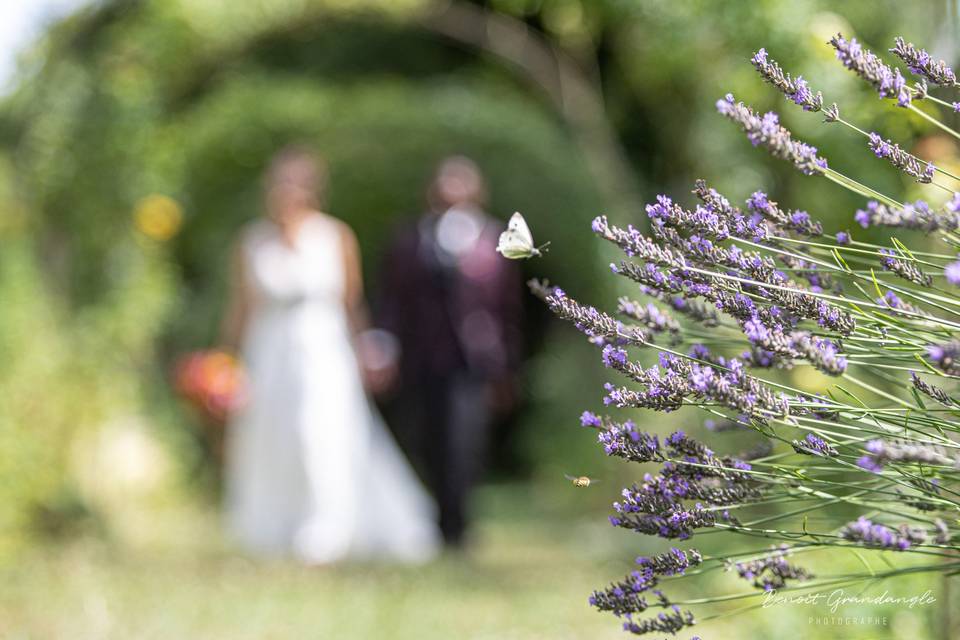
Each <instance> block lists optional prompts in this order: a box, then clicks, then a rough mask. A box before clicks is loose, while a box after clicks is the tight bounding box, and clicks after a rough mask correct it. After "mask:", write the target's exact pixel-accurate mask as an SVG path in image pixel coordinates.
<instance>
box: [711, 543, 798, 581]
mask: <svg viewBox="0 0 960 640" xmlns="http://www.w3.org/2000/svg"><path fill="white" fill-rule="evenodd" d="M789 553H790V547H788V546H787V545H785V544H783V545H780V547H779V548H776V549H774V551H772V552H771V553H769V554H767V555H765V556H763V557H762V558H758V559H756V560H750V561H747V562H730V561H728V562H727V565H726V570H727V571H729V570H731V569H735V570H736V572H737V575H739V576H740V577H741V578H743V579H744V580H748V581H750V582H751V584H753V586H755V587H756V588H758V589H762V590H763V591H773V590H774V589H782V588H784V587H785V586H786V585H787V580H798V581H804V580H810V579H811V578H813V574H812V573H810V572H809V571H807V570H806V569H804V568H803V567H798V566H796V565H792V564H790V563H789V562H787V560H786V557H787V555H789Z"/></svg>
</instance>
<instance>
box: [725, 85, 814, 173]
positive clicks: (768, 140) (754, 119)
mask: <svg viewBox="0 0 960 640" xmlns="http://www.w3.org/2000/svg"><path fill="white" fill-rule="evenodd" d="M717 111H719V112H720V113H721V114H723V115H725V116H727V117H728V118H730V119H731V120H733V121H734V122H736V123H737V124H739V125H740V127H741V128H742V129H743V130H744V132H745V133H746V134H747V139H748V140H750V142H751V143H752V144H753V146H755V147H756V146H758V145H761V144H762V145H763V146H765V147H766V148H767V149H768V150H769V151H770V153H771V154H772V155H773V156H774V157H777V158H780V159H781V160H787V161H788V162H792V163H793V164H794V165H795V166H796V167H797V168H798V169H800V171H802V172H803V173H806V174H808V175H817V174H821V173H823V172H824V171H825V170H826V169H827V161H826V159H825V158H821V157H820V156H818V155H817V148H816V147H814V146H811V145H809V144H806V143H804V142H799V141H797V140H794V139H793V136H792V135H791V134H790V132H789V131H788V130H787V129H785V128H784V127H782V126H781V125H780V117H779V116H778V115H777V114H776V113H774V112H773V111H769V112H767V113H765V114H764V115H763V116H762V117H761V116H758V115H757V114H756V113H755V112H754V111H753V109H751V108H750V107H748V106H746V105H744V104H743V103H742V102H736V101H735V100H734V97H733V94H732V93H728V94H727V95H726V97H724V98H723V99H722V100H717Z"/></svg>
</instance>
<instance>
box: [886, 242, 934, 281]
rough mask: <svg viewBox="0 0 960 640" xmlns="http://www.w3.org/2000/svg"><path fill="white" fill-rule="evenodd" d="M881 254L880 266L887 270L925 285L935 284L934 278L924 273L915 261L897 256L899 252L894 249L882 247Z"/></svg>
mask: <svg viewBox="0 0 960 640" xmlns="http://www.w3.org/2000/svg"><path fill="white" fill-rule="evenodd" d="M880 255H881V257H880V266H882V267H883V268H884V269H886V270H887V271H890V272H892V273H895V274H897V275H898V276H900V277H901V278H903V279H904V280H909V281H910V282H913V283H915V284H919V285H922V286H924V287H929V286H930V285H931V284H933V278H931V277H930V276H929V275H927V274H926V273H924V272H923V270H922V269H921V268H920V267H918V266H917V265H916V264H915V263H914V262H910V261H907V260H903V259H901V258H899V257H897V253H896V252H895V251H894V250H893V249H880Z"/></svg>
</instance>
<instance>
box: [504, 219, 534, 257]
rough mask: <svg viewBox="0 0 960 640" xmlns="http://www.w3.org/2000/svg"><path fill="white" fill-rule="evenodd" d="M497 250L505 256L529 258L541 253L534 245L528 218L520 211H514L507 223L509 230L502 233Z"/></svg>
mask: <svg viewBox="0 0 960 640" xmlns="http://www.w3.org/2000/svg"><path fill="white" fill-rule="evenodd" d="M497 251H499V252H500V254H501V255H502V256H503V257H505V258H513V259H516V258H529V257H530V256H536V255H540V251H538V250H537V249H536V247H534V246H533V234H531V233H530V227H528V226H527V222H526V220H524V219H523V216H522V215H520V212H517V213H514V214H513V216H511V218H510V222H509V224H508V225H507V230H506V231H504V232H503V233H501V234H500V241H499V242H498V243H497Z"/></svg>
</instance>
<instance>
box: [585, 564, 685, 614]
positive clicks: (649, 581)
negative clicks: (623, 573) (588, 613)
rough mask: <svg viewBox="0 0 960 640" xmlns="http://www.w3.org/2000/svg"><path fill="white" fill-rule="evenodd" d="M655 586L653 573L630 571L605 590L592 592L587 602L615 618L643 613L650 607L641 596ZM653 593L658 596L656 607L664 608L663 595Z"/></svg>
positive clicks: (658, 592)
mask: <svg viewBox="0 0 960 640" xmlns="http://www.w3.org/2000/svg"><path fill="white" fill-rule="evenodd" d="M656 585H657V577H656V575H655V574H654V572H653V571H649V570H647V571H632V572H631V573H630V575H628V576H627V577H625V578H624V579H623V580H621V581H619V582H614V583H612V584H611V585H610V586H609V587H607V588H606V589H603V590H602V591H599V590H598V591H594V592H593V593H592V594H591V595H590V597H589V598H588V599H587V601H588V602H589V603H590V605H591V606H593V607H596V608H597V609H598V610H600V611H609V612H611V613H612V614H614V615H615V616H623V615H630V614H633V613H643V612H644V611H646V610H647V608H648V607H649V606H650V605H649V604H648V603H647V599H646V598H645V597H643V596H642V595H641V594H643V593H644V592H646V591H649V590H650V589H652V588H653V587H655V586H656ZM654 593H655V594H657V596H658V600H659V604H658V606H661V607H664V606H666V605H667V601H666V598H664V596H663V593H662V592H660V591H657V590H654Z"/></svg>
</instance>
